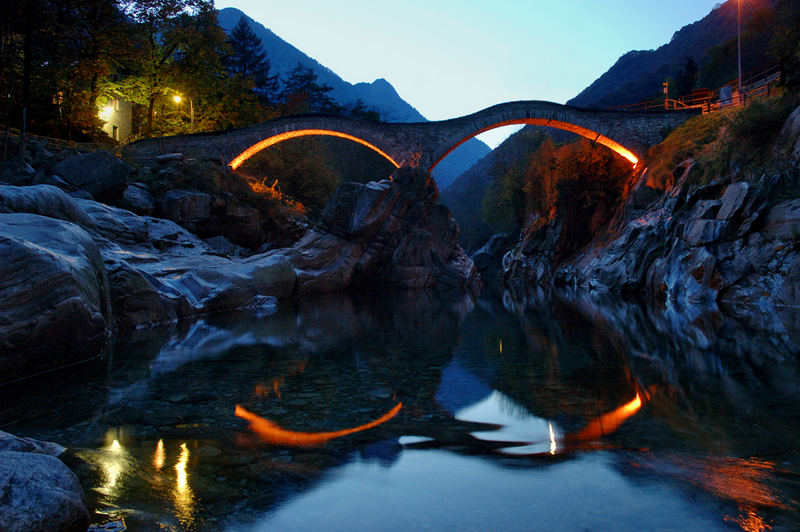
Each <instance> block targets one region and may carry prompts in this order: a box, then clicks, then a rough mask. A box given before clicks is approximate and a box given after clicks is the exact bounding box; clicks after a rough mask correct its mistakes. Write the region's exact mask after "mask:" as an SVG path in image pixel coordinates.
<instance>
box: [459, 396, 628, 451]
mask: <svg viewBox="0 0 800 532" xmlns="http://www.w3.org/2000/svg"><path fill="white" fill-rule="evenodd" d="M641 407H642V399H641V397H640V396H639V394H638V393H637V394H636V397H635V398H634V399H633V400H631V401H630V402H628V403H626V404H624V405H622V406H621V407H619V408H617V409H616V410H613V411H611V412H608V413H607V414H603V415H602V416H599V417H597V418H594V419H592V420H591V421H589V423H588V424H587V425H586V427H585V428H584V429H583V430H581V431H579V432H577V433H573V434H566V435H564V436H563V437H562V438H561V439H562V440H563V442H564V444H565V445H562V452H563V450H564V449H563V447H566V448H569V447H570V446H571V445H575V444H577V443H582V442H587V441H595V440H599V439H600V438H601V437H603V436H605V435H608V434H611V433H612V432H614V431H615V430H617V429H618V428H619V426H620V425H622V423H624V422H625V420H626V419H628V418H629V417H631V416H633V415H634V414H635V413H636V412H638V411H639V409H640V408H641ZM456 419H459V420H462V421H472V422H477V423H492V424H495V425H500V428H499V429H497V430H492V431H479V432H473V433H472V436H474V437H475V438H478V439H480V440H484V441H499V442H509V443H511V442H519V443H523V444H525V445H519V446H515V447H509V448H506V449H502V452H504V453H507V454H535V453H543V452H549V453H550V454H556V450H557V448H558V444H557V440H558V439H559V438H558V437H557V436H556V430H555V429H554V427H553V423H552V422H549V421H546V420H544V419H542V418H539V417H536V416H533V415H531V414H530V413H529V412H528V411H527V410H526V409H525V407H523V406H522V405H520V404H519V403H516V402H515V401H514V400H513V399H511V398H510V397H508V396H506V395H504V394H502V393H500V392H498V391H497V390H495V391H494V392H492V394H491V395H490V396H489V397H487V398H486V399H484V400H483V401H480V402H478V403H475V404H474V405H471V406H469V407H467V408H463V409H461V410H459V411H458V412H456Z"/></svg>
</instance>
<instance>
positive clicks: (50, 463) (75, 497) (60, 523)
mask: <svg viewBox="0 0 800 532" xmlns="http://www.w3.org/2000/svg"><path fill="white" fill-rule="evenodd" d="M88 526H89V512H88V511H87V509H86V501H85V499H84V495H83V490H82V489H81V486H80V483H79V482H78V478H77V477H76V476H75V474H74V473H73V472H72V471H70V470H69V468H68V467H67V466H65V465H64V464H63V463H62V462H61V461H60V460H59V459H58V458H55V457H54V456H48V455H46V454H37V453H29V452H18V451H0V530H3V531H4V532H29V531H32V530H48V531H54V532H72V531H75V532H77V531H85V530H86V529H87V527H88Z"/></svg>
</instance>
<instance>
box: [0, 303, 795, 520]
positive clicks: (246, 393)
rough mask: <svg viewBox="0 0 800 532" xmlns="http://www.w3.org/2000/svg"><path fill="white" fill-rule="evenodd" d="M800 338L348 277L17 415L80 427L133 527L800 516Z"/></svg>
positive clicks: (96, 489) (70, 373)
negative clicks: (385, 286)
mask: <svg viewBox="0 0 800 532" xmlns="http://www.w3.org/2000/svg"><path fill="white" fill-rule="evenodd" d="M796 340H797V338H796V336H794V331H785V332H784V333H782V334H776V333H774V332H773V333H771V334H766V333H763V332H758V331H752V330H748V329H746V328H745V327H743V326H742V325H741V324H739V323H737V322H735V321H733V320H730V319H728V318H726V317H725V316H724V315H722V314H720V313H707V314H696V315H682V314H678V313H675V312H671V311H670V312H667V311H654V310H644V309H641V308H639V307H637V306H633V305H626V304H621V303H618V302H617V303H612V304H600V303H597V302H595V301H591V300H587V299H581V298H577V297H574V296H567V295H563V294H562V295H555V296H554V295H550V296H544V295H539V296H537V297H532V298H529V299H528V301H526V302H525V303H524V304H520V303H516V302H511V301H506V302H505V305H503V304H500V303H495V302H491V301H480V302H478V303H474V302H473V301H471V300H470V299H468V298H464V297H461V296H458V297H451V298H443V297H440V296H434V295H431V294H426V293H418V292H401V293H390V294H383V295H382V297H366V296H362V297H355V298H354V297H346V296H327V297H321V298H312V299H303V300H300V301H298V302H295V303H287V304H281V305H280V306H279V308H278V309H277V311H276V312H274V313H266V314H261V315H256V314H249V313H237V314H229V315H222V316H213V317H209V318H206V319H203V320H200V321H197V322H194V323H186V324H180V325H179V326H177V327H173V328H165V329H158V330H153V331H140V332H138V333H137V334H135V335H134V336H132V337H129V338H125V339H123V340H121V341H120V342H118V344H117V345H116V346H115V347H114V349H113V352H110V353H109V354H108V355H107V356H105V357H104V358H101V359H97V360H95V361H93V362H91V363H88V364H85V365H82V366H79V367H74V368H69V369H67V370H63V371H60V372H55V373H52V374H50V375H47V376H44V377H40V378H38V379H36V380H34V381H28V382H24V383H18V384H15V385H12V386H5V387H0V405H2V407H0V429H2V430H6V431H9V432H12V433H15V434H17V435H23V436H32V437H35V438H40V439H48V440H53V441H57V442H59V443H61V444H63V445H68V446H69V447H70V452H71V453H72V456H71V457H68V458H67V460H68V461H69V462H70V465H72V466H73V468H74V470H76V472H77V473H78V474H79V477H80V478H81V481H82V482H83V484H84V488H85V490H86V492H87V496H88V498H89V503H90V505H91V506H92V507H93V509H95V513H94V515H93V522H96V523H102V522H104V521H106V520H110V519H119V518H122V519H124V520H125V522H126V523H127V525H128V526H129V528H130V529H131V530H163V529H173V530H232V531H251V530H452V529H463V530H487V529H503V530H532V529H558V530H715V529H744V530H766V529H768V528H769V527H773V529H787V530H788V529H795V528H798V527H800V502H798V501H800V476H799V475H798V474H799V473H800V453H799V452H798V447H800V423H798V421H800V419H798V418H800V414H799V413H798V412H800V410H798V406H800V373H799V372H798V365H797V362H796V361H797V348H796V345H797V343H796ZM237 405H238V408H237Z"/></svg>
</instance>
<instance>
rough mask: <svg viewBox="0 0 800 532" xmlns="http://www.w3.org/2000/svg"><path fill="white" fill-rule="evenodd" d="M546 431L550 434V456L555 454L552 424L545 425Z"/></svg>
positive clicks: (554, 435)
mask: <svg viewBox="0 0 800 532" xmlns="http://www.w3.org/2000/svg"><path fill="white" fill-rule="evenodd" d="M547 430H548V431H549V432H550V454H556V434H555V432H553V424H552V423H548V424H547Z"/></svg>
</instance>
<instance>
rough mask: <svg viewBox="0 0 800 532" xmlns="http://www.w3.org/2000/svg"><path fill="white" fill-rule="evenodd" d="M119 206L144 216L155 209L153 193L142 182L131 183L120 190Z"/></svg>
mask: <svg viewBox="0 0 800 532" xmlns="http://www.w3.org/2000/svg"><path fill="white" fill-rule="evenodd" d="M120 207H122V208H123V209H128V210H129V211H132V212H135V213H136V214H141V215H145V216H150V215H152V214H153V211H155V208H156V203H155V199H154V198H153V195H152V194H150V191H149V190H147V185H145V184H144V183H131V184H130V185H128V186H127V187H126V188H125V190H124V191H123V192H122V199H121V200H120Z"/></svg>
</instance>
